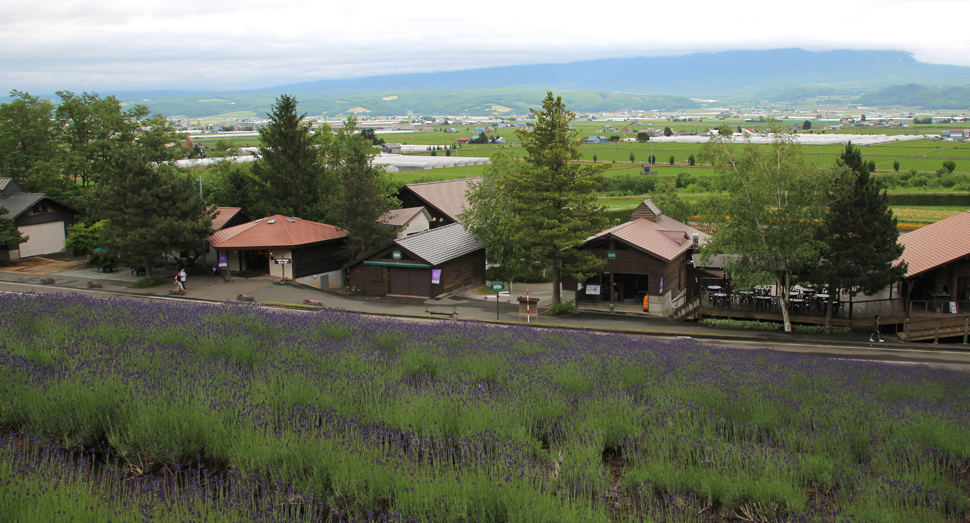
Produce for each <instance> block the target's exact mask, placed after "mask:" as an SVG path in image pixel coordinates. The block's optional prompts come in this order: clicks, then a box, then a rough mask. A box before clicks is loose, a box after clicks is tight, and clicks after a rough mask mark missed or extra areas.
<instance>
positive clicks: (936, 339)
mask: <svg viewBox="0 0 970 523" xmlns="http://www.w3.org/2000/svg"><path fill="white" fill-rule="evenodd" d="M939 342H940V319H939V318H937V319H936V337H935V338H933V345H936V344H937V343H939Z"/></svg>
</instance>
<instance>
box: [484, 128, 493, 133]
mask: <svg viewBox="0 0 970 523" xmlns="http://www.w3.org/2000/svg"><path fill="white" fill-rule="evenodd" d="M485 132H486V133H494V132H495V129H493V128H491V127H486V128H485Z"/></svg>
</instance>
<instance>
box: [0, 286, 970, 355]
mask: <svg viewBox="0 0 970 523" xmlns="http://www.w3.org/2000/svg"><path fill="white" fill-rule="evenodd" d="M0 293H15V294H24V293H36V294H44V293H76V294H81V295H85V296H92V297H97V298H111V297H115V296H120V297H124V298H129V299H135V300H165V301H170V302H178V303H182V304H185V305H201V304H205V305H210V304H216V303H222V302H218V301H205V300H199V299H190V298H183V297H178V296H154V295H139V294H129V293H117V292H113V291H111V290H103V289H76V288H69V287H59V286H57V285H56V284H55V285H39V284H32V283H11V282H0ZM360 313H361V314H365V315H371V316H375V317H388V316H391V317H395V318H398V319H399V320H401V321H413V322H421V323H432V322H438V321H449V320H447V319H439V318H429V317H427V316H420V315H408V314H402V315H393V314H391V315H388V314H381V313H374V312H368V311H362V312H360ZM572 323H574V322H568V323H557V324H549V323H540V324H536V325H535V327H536V328H563V327H565V328H569V327H582V328H583V329H584V330H585V329H591V330H593V331H596V332H603V333H609V332H616V333H619V334H622V335H626V336H630V337H632V338H634V339H651V340H672V339H678V338H696V339H697V341H698V342H700V343H704V344H707V345H713V346H718V347H727V348H736V349H747V350H774V351H779V352H787V353H797V354H806V355H814V356H822V357H828V358H837V359H845V360H859V361H877V362H884V363H896V364H910V365H914V364H916V365H928V366H930V367H935V368H946V369H951V370H960V371H964V372H966V371H970V350H961V348H962V347H964V346H963V345H959V344H945V345H944V344H941V345H929V344H902V343H900V342H897V343H891V344H878V343H873V344H868V343H860V342H858V341H853V342H846V343H839V342H838V341H837V340H833V339H832V338H827V339H824V341H823V342H819V341H816V340H813V339H810V338H804V337H803V338H800V339H793V340H777V339H768V340H764V339H757V338H756V337H754V336H753V335H752V337H745V336H744V334H743V333H742V334H740V335H739V334H738V332H739V331H731V332H730V333H725V334H724V335H723V336H718V333H717V331H712V330H705V331H704V335H703V336H692V335H691V332H683V333H677V332H657V330H655V329H654V330H650V331H646V330H644V331H641V332H642V333H637V332H636V330H637V329H631V328H630V325H631V322H629V321H626V322H624V321H623V320H620V319H617V318H609V317H603V318H594V319H592V320H589V319H587V321H585V322H583V323H584V324H583V325H578V324H572ZM490 324H493V325H496V326H501V325H508V324H509V323H503V322H495V323H490ZM514 324H515V325H523V324H522V323H514ZM633 325H637V324H633ZM655 325H661V326H662V325H663V324H661V323H657V324H655Z"/></svg>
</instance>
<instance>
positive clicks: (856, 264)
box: [813, 142, 906, 332]
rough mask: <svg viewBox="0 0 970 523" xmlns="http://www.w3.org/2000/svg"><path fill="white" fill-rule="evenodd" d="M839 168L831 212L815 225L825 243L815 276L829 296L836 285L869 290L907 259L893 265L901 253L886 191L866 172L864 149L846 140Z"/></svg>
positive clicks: (898, 272)
mask: <svg viewBox="0 0 970 523" xmlns="http://www.w3.org/2000/svg"><path fill="white" fill-rule="evenodd" d="M838 166H839V168H840V169H841V170H840V172H839V173H838V174H837V176H836V178H835V182H834V184H833V187H832V189H831V191H830V202H831V203H830V204H829V212H828V214H826V215H825V220H824V222H823V224H822V227H821V228H820V229H819V234H820V237H819V240H820V241H821V242H822V243H823V244H824V248H823V250H822V258H821V261H820V263H819V265H818V267H817V269H816V275H815V276H814V277H813V279H814V280H815V281H818V282H825V283H827V284H828V285H829V287H830V293H829V294H831V295H832V297H833V298H834V297H835V296H837V295H838V293H839V292H840V291H845V292H847V293H848V294H850V295H852V296H855V295H857V294H858V293H860V292H862V293H864V294H866V295H868V296H871V295H873V294H875V293H877V292H879V291H880V290H883V289H885V288H886V286H887V285H890V284H891V283H893V282H895V281H896V280H898V279H899V278H901V277H902V276H903V274H905V273H906V263H905V262H903V263H901V264H899V265H895V266H894V265H893V262H894V261H895V260H897V259H899V257H900V256H901V255H902V254H903V246H902V245H900V244H899V242H898V240H899V229H897V228H896V218H895V217H894V216H893V213H892V211H891V210H890V209H889V195H888V194H887V193H886V191H884V190H882V188H881V186H880V184H879V182H878V181H876V180H875V179H874V178H872V176H870V174H869V166H868V165H867V163H866V162H865V161H864V160H863V158H862V151H860V149H859V148H858V147H856V146H854V145H852V142H849V143H848V144H846V146H845V151H843V152H842V155H841V156H840V157H839V160H838ZM831 301H832V300H829V305H828V306H827V307H826V311H825V332H831V330H832V308H831Z"/></svg>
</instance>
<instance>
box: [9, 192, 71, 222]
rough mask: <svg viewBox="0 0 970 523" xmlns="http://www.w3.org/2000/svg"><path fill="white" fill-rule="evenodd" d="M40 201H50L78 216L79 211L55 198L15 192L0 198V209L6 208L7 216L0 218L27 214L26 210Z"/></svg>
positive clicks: (41, 194)
mask: <svg viewBox="0 0 970 523" xmlns="http://www.w3.org/2000/svg"><path fill="white" fill-rule="evenodd" d="M41 200H50V201H52V202H54V203H56V204H58V205H62V206H64V207H65V208H67V209H69V210H71V211H74V212H75V213H78V214H80V213H81V211H79V210H77V209H76V208H75V207H74V206H72V205H68V204H66V203H64V202H62V201H60V200H58V199H56V198H51V197H50V196H47V195H46V194H44V193H39V192H37V193H34V192H17V193H13V194H11V195H9V196H3V197H0V207H6V208H7V214H4V215H2V216H0V217H2V218H13V219H16V218H17V217H18V216H20V215H21V214H23V213H25V212H27V210H28V209H30V208H31V207H33V206H34V205H36V204H37V202H39V201H41Z"/></svg>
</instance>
